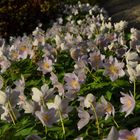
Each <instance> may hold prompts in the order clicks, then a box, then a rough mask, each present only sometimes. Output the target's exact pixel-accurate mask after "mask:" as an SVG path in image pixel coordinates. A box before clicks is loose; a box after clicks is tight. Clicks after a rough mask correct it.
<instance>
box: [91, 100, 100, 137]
mask: <svg viewBox="0 0 140 140" xmlns="http://www.w3.org/2000/svg"><path fill="white" fill-rule="evenodd" d="M91 107H92V110H93V112H94V115H95V119H96V126H97V129H98V135H100V127H99V120H98V116H97V113H96V110H95V107H94V105H93V104H92V103H91Z"/></svg>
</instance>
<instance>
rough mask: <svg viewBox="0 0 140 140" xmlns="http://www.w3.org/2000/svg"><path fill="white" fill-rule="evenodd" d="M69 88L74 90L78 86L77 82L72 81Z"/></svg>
mask: <svg viewBox="0 0 140 140" xmlns="http://www.w3.org/2000/svg"><path fill="white" fill-rule="evenodd" d="M71 86H72V87H73V88H74V89H76V88H77V87H78V86H79V83H78V81H76V80H73V81H72V82H71Z"/></svg>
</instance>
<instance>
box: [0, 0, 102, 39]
mask: <svg viewBox="0 0 140 140" xmlns="http://www.w3.org/2000/svg"><path fill="white" fill-rule="evenodd" d="M78 1H79V0H0V36H1V37H4V38H6V39H8V38H9V37H10V36H19V35H23V33H27V34H29V33H31V32H32V31H33V30H34V29H35V27H36V26H38V24H39V23H42V24H43V28H44V30H45V29H47V27H48V26H49V24H50V23H51V21H52V20H55V19H56V17H57V16H58V13H61V12H62V10H63V6H64V4H66V3H67V4H75V3H77V2H78ZM80 1H81V3H87V2H88V3H90V4H92V5H93V4H95V3H99V2H100V1H101V0H80Z"/></svg>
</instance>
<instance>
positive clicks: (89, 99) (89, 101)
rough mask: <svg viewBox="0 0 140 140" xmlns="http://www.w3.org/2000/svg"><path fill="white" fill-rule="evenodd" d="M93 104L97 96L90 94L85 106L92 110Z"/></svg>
mask: <svg viewBox="0 0 140 140" xmlns="http://www.w3.org/2000/svg"><path fill="white" fill-rule="evenodd" d="M93 102H95V96H94V95H92V94H91V93H89V94H88V95H87V96H86V98H85V100H84V106H85V107H87V108H90V107H91V105H92V103H93Z"/></svg>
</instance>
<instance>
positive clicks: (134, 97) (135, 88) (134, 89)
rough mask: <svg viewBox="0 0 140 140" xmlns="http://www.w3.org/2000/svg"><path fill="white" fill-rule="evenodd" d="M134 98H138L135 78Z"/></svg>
mask: <svg viewBox="0 0 140 140" xmlns="http://www.w3.org/2000/svg"><path fill="white" fill-rule="evenodd" d="M133 92H134V98H136V80H134V91H133Z"/></svg>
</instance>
